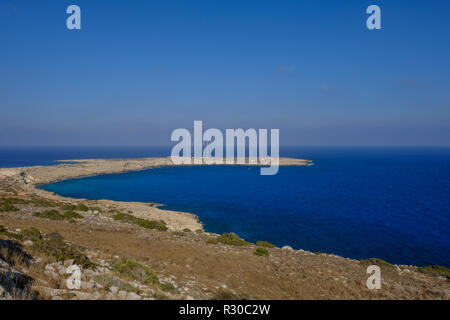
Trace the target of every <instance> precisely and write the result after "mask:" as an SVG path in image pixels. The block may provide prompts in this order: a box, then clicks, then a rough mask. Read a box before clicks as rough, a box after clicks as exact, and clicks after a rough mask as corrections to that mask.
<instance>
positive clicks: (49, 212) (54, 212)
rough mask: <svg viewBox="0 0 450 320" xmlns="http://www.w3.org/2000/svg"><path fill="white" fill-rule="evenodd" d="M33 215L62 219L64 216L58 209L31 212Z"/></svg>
mask: <svg viewBox="0 0 450 320" xmlns="http://www.w3.org/2000/svg"><path fill="white" fill-rule="evenodd" d="M33 216H34V217H38V218H44V219H50V220H64V216H63V215H62V214H61V213H59V211H58V210H45V211H42V212H35V213H33Z"/></svg>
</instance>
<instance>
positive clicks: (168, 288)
mask: <svg viewBox="0 0 450 320" xmlns="http://www.w3.org/2000/svg"><path fill="white" fill-rule="evenodd" d="M160 287H161V290H162V291H165V292H170V293H172V294H179V293H180V290H178V289H177V288H175V286H174V285H173V284H171V283H169V282H168V283H163V284H161V285H160Z"/></svg>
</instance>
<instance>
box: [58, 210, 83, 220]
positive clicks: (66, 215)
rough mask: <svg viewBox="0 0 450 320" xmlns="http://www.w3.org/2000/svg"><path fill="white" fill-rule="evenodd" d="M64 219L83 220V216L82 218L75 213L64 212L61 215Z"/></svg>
mask: <svg viewBox="0 0 450 320" xmlns="http://www.w3.org/2000/svg"><path fill="white" fill-rule="evenodd" d="M63 217H64V219H83V218H84V216H82V215H81V214H79V213H76V212H74V211H66V212H64V214H63Z"/></svg>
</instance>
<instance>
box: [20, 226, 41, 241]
mask: <svg viewBox="0 0 450 320" xmlns="http://www.w3.org/2000/svg"><path fill="white" fill-rule="evenodd" d="M19 235H20V237H21V238H22V239H23V240H31V241H36V240H40V239H42V234H41V232H40V231H39V230H38V229H36V228H35V227H30V228H25V229H22V230H21V231H20V232H19Z"/></svg>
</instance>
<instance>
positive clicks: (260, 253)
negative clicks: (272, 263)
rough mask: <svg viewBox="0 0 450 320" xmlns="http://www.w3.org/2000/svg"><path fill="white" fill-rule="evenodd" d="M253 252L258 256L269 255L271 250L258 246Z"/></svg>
mask: <svg viewBox="0 0 450 320" xmlns="http://www.w3.org/2000/svg"><path fill="white" fill-rule="evenodd" d="M253 253H254V254H255V255H257V256H268V255H269V251H268V250H267V249H266V248H262V247H258V248H256V250H255V251H254V252H253Z"/></svg>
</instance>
